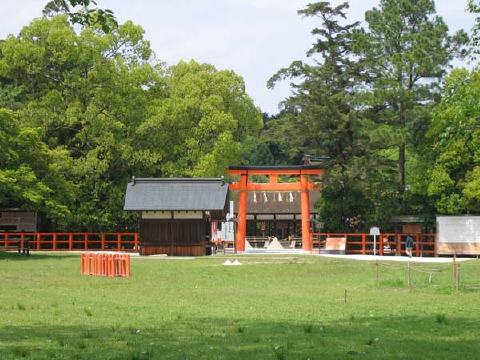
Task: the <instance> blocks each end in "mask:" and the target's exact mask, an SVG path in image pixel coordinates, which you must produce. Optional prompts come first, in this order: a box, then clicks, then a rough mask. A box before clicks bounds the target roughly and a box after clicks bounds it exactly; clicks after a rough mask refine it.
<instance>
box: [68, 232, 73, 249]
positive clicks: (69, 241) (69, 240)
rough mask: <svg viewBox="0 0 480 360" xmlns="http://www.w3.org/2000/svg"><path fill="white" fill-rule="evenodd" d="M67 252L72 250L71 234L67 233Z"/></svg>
mask: <svg viewBox="0 0 480 360" xmlns="http://www.w3.org/2000/svg"><path fill="white" fill-rule="evenodd" d="M68 250H70V251H72V250H73V234H72V233H68Z"/></svg>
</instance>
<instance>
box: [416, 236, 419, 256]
mask: <svg viewBox="0 0 480 360" xmlns="http://www.w3.org/2000/svg"><path fill="white" fill-rule="evenodd" d="M415 255H416V256H417V257H419V256H420V235H419V234H415Z"/></svg>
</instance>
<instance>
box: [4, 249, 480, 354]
mask: <svg viewBox="0 0 480 360" xmlns="http://www.w3.org/2000/svg"><path fill="white" fill-rule="evenodd" d="M237 258H239V259H240V260H241V261H242V263H244V266H238V267H226V266H221V264H222V263H223V261H225V257H217V258H197V259H191V260H189V259H183V260H181V259H178V260H176V259H168V260H158V259H151V258H146V259H145V258H143V259H139V258H135V259H132V277H131V278H129V279H119V278H115V279H110V278H94V277H85V276H81V275H80V270H79V257H78V256H72V255H60V254H56V255H45V254H35V253H34V254H33V255H31V256H30V257H29V258H26V257H22V256H18V255H16V254H5V253H3V254H2V253H0V277H1V278H0V315H1V316H0V359H19V358H29V359H30V358H32V359H157V358H158V359H257V360H261V359H384V358H391V359H428V358H434V359H447V358H451V359H457V358H462V359H478V358H479V356H480V290H474V289H470V288H463V287H462V288H461V290H460V292H459V293H455V291H453V289H452V272H451V265H436V264H435V265H432V264H428V265H417V266H416V267H414V269H415V271H414V272H413V285H414V286H413V287H412V288H411V289H409V288H408V287H407V286H406V280H405V279H406V276H405V270H404V267H405V265H404V264H403V265H402V264H398V263H390V264H392V265H391V266H381V267H380V269H381V272H380V274H381V276H380V282H379V284H378V285H377V283H376V281H375V273H376V272H375V265H374V263H372V262H360V261H350V260H339V259H326V258H320V257H314V256H268V257H266V256H250V257H237ZM430 268H434V269H440V270H442V271H441V272H439V273H435V274H434V275H433V277H432V282H431V283H429V281H428V278H429V273H428V271H427V272H418V271H417V270H422V269H423V270H426V269H430ZM461 274H462V280H463V281H464V284H475V283H477V284H480V261H478V260H472V261H469V262H466V263H462V265H461ZM345 289H347V302H346V303H345Z"/></svg>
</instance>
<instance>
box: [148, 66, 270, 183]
mask: <svg viewBox="0 0 480 360" xmlns="http://www.w3.org/2000/svg"><path fill="white" fill-rule="evenodd" d="M165 81H166V84H165V91H166V93H167V95H166V96H165V97H163V98H159V99H156V100H155V103H154V104H153V114H152V116H151V117H150V118H149V119H148V120H147V121H145V123H143V124H142V126H141V127H140V129H139V133H140V134H141V136H142V138H143V139H144V141H145V142H148V143H150V144H157V146H156V147H155V151H154V153H155V156H158V157H159V158H160V159H162V161H161V163H160V164H159V165H160V166H159V168H158V170H157V172H158V173H159V174H161V175H162V176H167V177H168V176H220V175H223V174H224V173H225V169H226V168H227V167H228V165H229V164H234V163H239V162H241V161H242V159H241V154H242V146H243V143H244V142H245V141H246V140H247V139H248V138H249V136H252V135H255V134H257V133H258V131H259V130H260V128H261V127H262V117H261V112H260V111H259V110H258V109H257V108H256V107H255V106H254V104H253V101H252V99H251V98H250V97H248V95H247V94H246V93H245V85H244V82H243V79H242V78H241V77H240V76H238V75H236V74H235V73H234V72H232V71H225V70H222V71H218V70H216V69H215V68H214V67H213V66H212V65H208V64H199V63H197V62H195V61H190V62H188V63H187V62H183V61H182V62H180V63H178V64H177V65H175V66H171V67H170V68H169V69H168V70H167V73H166V79H165Z"/></svg>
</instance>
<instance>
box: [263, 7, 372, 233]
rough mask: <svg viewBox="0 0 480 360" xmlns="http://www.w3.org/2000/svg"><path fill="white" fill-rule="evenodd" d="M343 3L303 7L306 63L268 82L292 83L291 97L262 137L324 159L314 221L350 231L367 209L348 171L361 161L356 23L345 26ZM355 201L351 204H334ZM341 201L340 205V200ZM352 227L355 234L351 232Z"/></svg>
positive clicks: (283, 70) (277, 75) (283, 72)
mask: <svg viewBox="0 0 480 360" xmlns="http://www.w3.org/2000/svg"><path fill="white" fill-rule="evenodd" d="M348 7H349V5H348V3H346V2H344V3H342V4H340V5H338V6H332V5H331V4H330V3H329V2H327V1H321V2H317V3H313V4H309V5H308V6H307V7H306V8H305V9H303V10H300V11H299V12H298V13H299V14H300V15H302V16H307V17H314V18H318V19H319V21H320V25H319V26H318V27H317V28H315V29H313V30H312V35H314V36H315V43H314V44H313V47H312V48H311V49H310V50H309V51H308V52H307V55H308V56H309V57H310V58H312V61H310V62H309V63H305V62H301V61H295V62H293V63H292V64H291V65H290V66H289V67H288V68H285V69H281V70H280V71H279V72H278V73H276V74H275V75H274V76H273V77H272V78H271V79H270V81H269V86H273V85H274V84H275V83H276V82H277V81H279V80H284V79H292V80H293V82H292V83H291V86H292V88H293V94H292V96H290V97H289V98H287V99H286V100H285V101H284V103H283V106H284V116H282V117H280V119H278V120H276V121H275V122H274V124H273V125H272V127H271V129H270V130H269V131H268V132H267V134H268V135H270V136H271V137H273V138H275V139H282V138H283V139H284V141H283V143H284V144H289V145H288V146H287V148H290V149H297V151H298V150H300V151H301V152H305V153H314V154H317V155H322V156H326V157H328V158H329V160H327V161H326V165H328V167H329V175H328V178H327V179H325V180H326V181H325V184H326V187H325V191H324V196H323V198H322V200H321V204H320V217H321V218H322V220H323V221H324V222H325V229H327V230H348V229H349V230H356V229H358V227H359V226H361V225H362V224H363V223H364V220H365V218H366V210H367V209H368V208H369V203H368V201H366V200H365V199H364V198H363V195H362V192H361V191H360V190H359V182H358V174H357V173H355V171H354V170H353V169H352V164H354V163H356V159H357V158H359V157H362V156H363V155H364V151H365V146H364V145H362V142H363V140H364V139H363V138H362V136H361V131H360V130H361V129H360V126H359V125H360V122H359V118H358V110H357V104H356V95H355V94H356V84H358V83H359V82H360V81H361V75H362V72H361V69H362V64H361V62H359V61H358V59H357V58H356V57H355V56H354V47H355V42H354V39H355V34H356V32H358V26H359V24H358V23H352V24H348V23H347V24H345V21H344V19H346V11H347V9H348ZM346 198H349V199H350V198H351V199H353V198H355V200H354V201H342V206H335V204H338V203H339V199H346ZM340 201H341V200H340ZM351 219H358V221H355V229H353V227H352V226H351V224H353V222H351V221H350V220H351Z"/></svg>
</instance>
